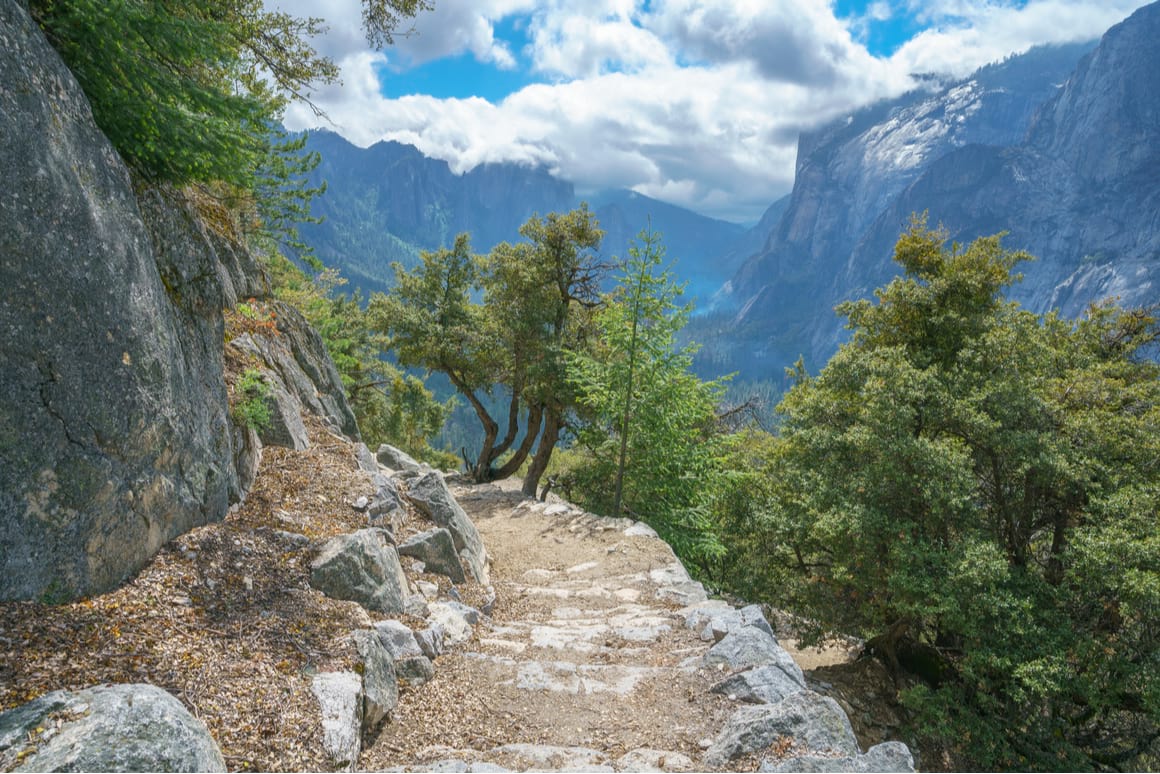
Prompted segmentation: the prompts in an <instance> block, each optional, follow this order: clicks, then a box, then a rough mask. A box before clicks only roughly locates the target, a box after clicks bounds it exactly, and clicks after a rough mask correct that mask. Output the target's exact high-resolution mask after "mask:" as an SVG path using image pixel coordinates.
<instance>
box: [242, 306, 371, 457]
mask: <svg viewBox="0 0 1160 774" xmlns="http://www.w3.org/2000/svg"><path fill="white" fill-rule="evenodd" d="M268 307H269V310H270V314H272V316H273V320H274V324H275V326H276V327H275V330H274V331H272V332H271V333H269V334H265V333H257V332H250V333H244V334H242V335H241V336H238V337H237V338H235V339H234V340H233V341H232V342H231V346H233V347H235V348H237V349H238V350H239V351H241V352H243V353H244V354H246V355H249V356H250V357H252V358H254V359H255V360H257V361H259V362H260V363H262V368H261V370H262V371H263V372H264V373H265V375H266V376H267V378H268V379H269V380H270V382H271V383H272V384H273V385H274V388H275V389H274V392H275V395H276V396H278V397H277V398H276V402H277V405H278V409H279V411H282V410H285V411H287V412H289V413H290V414H297V415H301V414H302V413H304V412H310V413H312V414H314V415H316V416H319V417H321V418H322V419H323V421H325V422H326V423H327V424H328V425H329V426H330V427H331V428H332V429H333V430H334V432H336V433H341V434H342V435H345V436H346V437H348V438H356V439H357V438H358V437H359V432H358V423H357V422H356V421H355V417H354V411H353V410H352V409H351V407H350V404H349V403H348V402H347V400H346V392H345V390H344V388H343V386H342V377H340V376H339V374H338V369H337V368H336V367H335V365H334V361H332V360H331V359H330V355H329V354H328V353H327V352H326V346H325V345H324V344H323V343H322V339H321V337H320V336H319V335H318V332H317V331H315V330H314V329H313V328H312V327H310V324H309V323H308V322H307V321H306V319H305V318H304V317H303V316H302V314H301V313H300V312H299V311H298V310H297V309H295V308H294V307H292V306H290V305H288V304H285V303H282V302H280V301H270V302H268ZM275 331H276V332H275ZM283 406H285V409H283ZM278 445H286V444H284V443H279V444H278ZM293 448H299V447H298V446H295V447H293Z"/></svg>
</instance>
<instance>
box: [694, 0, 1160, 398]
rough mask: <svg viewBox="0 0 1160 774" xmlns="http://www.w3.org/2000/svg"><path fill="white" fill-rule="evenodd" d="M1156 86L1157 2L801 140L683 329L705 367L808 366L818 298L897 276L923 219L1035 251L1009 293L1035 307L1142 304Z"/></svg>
mask: <svg viewBox="0 0 1160 774" xmlns="http://www.w3.org/2000/svg"><path fill="white" fill-rule="evenodd" d="M1077 63H1078V64H1077ZM1158 86H1160V3H1156V4H1152V5H1150V6H1147V7H1145V8H1142V9H1140V10H1138V11H1137V12H1136V13H1135V14H1133V15H1132V16H1131V17H1130V18H1129V19H1127V20H1125V21H1124V22H1122V23H1121V24H1119V25H1117V26H1115V27H1113V28H1112V29H1110V30H1109V31H1108V32H1107V33H1106V34H1105V35H1104V37H1103V39H1102V40H1101V41H1100V42H1099V44H1098V46H1096V45H1094V44H1088V45H1086V46H1085V45H1072V46H1064V47H1051V48H1040V49H1034V50H1032V51H1030V52H1028V53H1027V54H1024V55H1021V56H1017V57H1012V58H1009V59H1008V60H1007V61H1005V62H1003V63H1000V64H996V65H992V66H989V67H985V68H983V69H981V70H979V71H978V72H977V73H975V74H974V75H973V76H971V77H970V78H968V79H966V80H964V81H961V82H958V83H955V84H952V85H950V86H948V87H946V88H943V89H941V90H939V91H938V92H936V93H933V94H932V93H919V94H912V95H909V96H906V97H903V98H901V99H898V100H894V101H892V102H888V103H884V104H879V105H875V106H873V107H870V108H867V109H866V110H863V111H861V112H859V113H857V114H854V115H852V116H850V117H848V118H846V119H844V120H840V121H837V122H834V123H832V124H830V125H829V126H826V127H824V128H822V129H820V130H819V131H816V132H812V133H810V134H806V135H803V136H802V137H801V138H800V141H799V145H798V162H797V176H796V180H795V184H794V189H793V192H792V194H791V196H790V202H789V204H788V206H787V207H786V209H785V212H784V214H783V215H782V217H781V218H780V220H779V221H778V223H777V225H776V226H775V228H774V229H773V230H772V232H771V233H770V235H769V238H768V241H767V242H766V244H765V245H764V247H763V249H762V250H760V251H759V252H757V253H755V254H754V255H753V256H752V257H750V258H749V259H748V260H747V261H746V262H745V264H744V265H743V266H742V268H741V269H740V271H738V273H737V274H736V275H735V276H734V277H733V278H732V279H731V280H730V281H729V283H728V284H727V285H726V287H725V288H724V290H723V292H722V293H721V294H719V295H718V296H717V297H716V302H717V314H716V316H715V318H714V319H713V320H701V321H699V322H698V323H697V325H698V326H699V327H700V330H694V332H693V335H694V336H696V337H699V338H700V339H701V340H703V341H705V343H706V350H708V352H709V353H710V354H711V357H712V365H713V368H715V369H717V370H720V369H722V368H725V369H729V368H740V369H741V370H742V372H743V375H745V376H751V377H754V378H766V377H769V376H773V377H775V378H777V376H778V375H779V374H780V373H781V371H782V369H783V368H784V366H786V365H788V364H790V363H792V362H793V361H794V360H795V359H796V358H797V357H798V355H804V356H805V359H806V363H807V365H808V366H809V367H810V369H811V370H814V371H816V370H817V369H818V368H820V367H821V366H822V365H824V364H825V362H826V360H827V359H828V358H829V356H830V355H831V354H832V353H833V352H834V350H835V349H836V348H837V346H838V344H839V342H840V341H841V340H842V339H843V334H844V331H843V330H842V327H841V326H842V323H843V321H842V320H840V319H839V318H838V317H837V316H836V315H835V314H834V313H833V312H832V308H833V307H834V305H836V304H837V303H839V302H840V301H843V300H846V299H850V298H864V297H868V296H869V295H870V294H871V292H872V291H873V289H874V288H876V287H879V286H881V285H883V284H885V283H886V282H888V281H889V279H890V278H891V277H892V276H894V275H895V274H896V273H897V271H896V269H897V267H896V266H895V264H893V262H892V260H891V256H892V253H893V246H894V243H895V242H896V241H897V239H898V235H899V234H900V233H901V231H903V230H904V229H905V228H906V225H907V223H908V222H909V219H910V216H911V214H912V213H921V212H923V211H929V220H930V223H931V225H934V224H937V223H941V224H943V225H944V226H945V227H946V228H947V230H948V231H949V233H950V237H951V239H952V240H954V241H958V242H961V243H967V242H969V241H971V240H972V239H974V238H975V237H977V236H983V235H990V234H995V233H998V232H1001V231H1007V232H1009V235H1008V236H1007V237H1006V239H1005V240H1004V244H1005V246H1006V247H1008V248H1011V249H1023V250H1027V251H1028V252H1030V253H1031V254H1032V255H1035V256H1037V259H1038V260H1036V261H1035V262H1032V263H1029V264H1025V265H1023V266H1021V267H1020V268H1019V270H1020V271H1021V272H1022V273H1023V274H1024V275H1025V278H1024V280H1023V282H1021V283H1019V284H1017V285H1016V286H1015V287H1014V289H1013V291H1012V294H1011V295H1012V297H1013V298H1015V299H1016V300H1018V301H1020V302H1021V303H1022V304H1023V305H1024V306H1026V307H1028V308H1031V309H1033V310H1035V311H1039V312H1043V311H1047V310H1049V309H1053V308H1058V309H1060V310H1061V311H1062V313H1063V314H1065V315H1071V316H1074V315H1078V314H1080V313H1081V312H1082V311H1083V309H1084V308H1085V307H1086V306H1087V305H1088V304H1089V303H1091V302H1093V301H1097V300H1100V299H1103V298H1106V297H1109V296H1115V297H1118V298H1119V299H1120V301H1121V303H1124V304H1127V305H1147V304H1153V303H1156V302H1158V301H1160V90H1158V88H1157V87H1158ZM704 367H705V368H706V370H711V369H709V368H708V361H706V362H705V363H704Z"/></svg>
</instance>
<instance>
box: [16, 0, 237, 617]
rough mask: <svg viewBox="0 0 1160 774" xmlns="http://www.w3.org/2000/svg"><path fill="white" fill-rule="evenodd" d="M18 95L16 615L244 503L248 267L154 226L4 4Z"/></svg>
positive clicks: (26, 27) (81, 589) (42, 53)
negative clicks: (238, 461)
mask: <svg viewBox="0 0 1160 774" xmlns="http://www.w3.org/2000/svg"><path fill="white" fill-rule="evenodd" d="M0 83H2V84H3V87H2V88H0V138H2V141H0V167H2V168H3V169H4V172H5V179H6V184H5V185H4V186H3V190H0V256H3V262H2V264H0V338H2V339H3V341H4V345H3V347H2V348H0V428H2V429H0V599H29V598H43V599H47V600H58V599H67V598H71V597H74V596H76V595H79V594H84V593H93V592H98V591H103V590H106V589H109V588H111V587H112V586H114V585H115V584H117V583H118V582H120V581H121V580H123V579H124V578H125V577H126V576H127V575H128V574H129V573H132V572H133V571H134V570H136V569H138V568H139V567H140V566H141V565H142V564H143V563H144V562H145V561H146V560H147V559H148V558H149V557H151V556H152V555H153V554H154V553H155V552H156V551H157V550H158V549H159V548H160V547H161V545H162V544H163V543H165V542H166V541H167V540H169V539H171V538H172V537H174V536H176V535H178V534H180V533H182V532H184V531H186V530H189V529H191V528H192V527H194V526H197V525H199V524H204V523H206V522H208V521H211V520H214V519H219V518H221V517H222V516H223V515H224V514H225V511H226V508H227V506H228V504H229V496H230V492H231V489H233V490H237V489H240V487H238V486H237V482H236V476H235V473H234V469H233V459H234V454H233V448H232V440H231V431H230V422H229V416H228V410H227V402H226V392H225V383H224V380H223V373H222V338H223V321H222V308H223V307H224V306H225V305H226V304H227V302H228V298H229V293H228V292H227V291H226V289H225V287H224V286H223V284H222V282H221V281H220V277H221V276H222V275H223V274H227V275H228V274H231V272H232V271H233V268H234V267H232V266H231V267H228V268H227V264H230V263H231V262H232V261H233V260H234V258H236V256H228V257H227V256H223V255H220V254H219V253H218V250H217V245H215V244H213V243H211V242H209V241H207V239H206V238H205V234H204V232H202V231H199V230H198V229H197V228H196V227H195V226H193V225H192V224H191V223H190V222H189V221H187V220H185V219H184V218H180V217H174V218H173V219H172V221H166V222H148V223H147V222H146V220H145V219H144V218H143V211H142V208H141V207H140V206H139V204H138V200H137V198H136V196H135V195H134V191H133V185H132V182H131V181H130V179H129V174H128V172H127V170H126V168H125V166H124V164H123V163H122V162H121V160H120V158H119V157H118V155H117V153H116V151H115V150H114V149H113V147H112V146H111V145H110V144H109V142H108V140H107V139H106V138H105V137H104V135H102V134H101V132H100V131H99V130H98V129H97V127H96V126H95V125H94V124H93V121H92V115H91V111H90V109H89V105H88V103H87V102H86V100H85V98H84V95H83V94H82V92H81V90H80V88H79V86H78V85H77V84H76V82H75V80H74V79H73V77H72V75H71V74H70V73H69V72H68V70H67V69H66V68H65V66H64V64H63V63H62V62H61V61H60V59H59V57H58V56H57V55H56V53H55V52H54V51H53V50H52V49H51V48H50V47H49V45H48V43H47V42H46V41H45V39H44V36H43V35H42V34H41V32H40V30H39V29H38V28H37V27H36V25H35V24H34V23H33V22H32V20H31V19H30V18H29V16H28V14H27V12H26V11H25V9H24V7H23V6H22V5H21V4H20V3H18V2H16V1H15V0H3V2H0ZM161 195H162V194H158V196H161ZM147 211H148V210H147ZM150 226H152V228H151V227H150ZM178 244H185V245H189V248H188V250H186V251H184V252H182V251H178V250H176V249H173V250H170V249H168V248H169V247H170V246H175V245H178ZM159 245H160V246H161V247H162V248H164V249H158V246H159ZM231 286H232V285H231Z"/></svg>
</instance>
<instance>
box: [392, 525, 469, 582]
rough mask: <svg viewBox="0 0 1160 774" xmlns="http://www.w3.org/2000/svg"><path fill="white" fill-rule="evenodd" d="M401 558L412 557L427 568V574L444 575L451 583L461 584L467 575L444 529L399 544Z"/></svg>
mask: <svg viewBox="0 0 1160 774" xmlns="http://www.w3.org/2000/svg"><path fill="white" fill-rule="evenodd" d="M399 554H400V555H401V556H411V557H414V558H416V559H418V560H420V561H421V562H423V564H425V565H426V566H427V572H432V573H435V574H436V575H446V576H447V577H448V578H450V579H451V582H452V583H463V582H465V581H466V580H467V575H466V574H465V573H464V572H463V565H462V564H461V563H460V561H459V554H457V553H456V552H455V541H454V540H453V539H452V537H451V533H450V532H448V531H447V530H446V529H443V528H441V527H440V528H438V529H431V530H427V531H426V532H421V533H419V534H418V535H415V536H414V537H411V538H408V539H407V540H405V541H403V542H402V543H400V544H399Z"/></svg>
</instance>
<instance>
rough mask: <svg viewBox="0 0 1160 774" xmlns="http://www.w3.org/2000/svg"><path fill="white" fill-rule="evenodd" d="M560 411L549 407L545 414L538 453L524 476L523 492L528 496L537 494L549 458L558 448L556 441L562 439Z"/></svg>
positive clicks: (537, 448)
mask: <svg viewBox="0 0 1160 774" xmlns="http://www.w3.org/2000/svg"><path fill="white" fill-rule="evenodd" d="M562 425H563V422H561V421H560V412H559V411H558V410H557V409H554V408H549V409H548V410H547V411H546V412H545V416H544V430H543V432H542V433H540V444H539V446H537V447H536V454H535V456H533V457H532V463H531V465H529V466H528V473H527V475H526V476H524V486H523V490H522V491H523V493H524V494H525V495H527V496H528V497H535V496H536V489H537V488H538V487H539V485H540V479H541V478H542V477H543V475H544V471H545V470H547V469H548V460H550V459H551V458H552V451H553V450H554V449H555V448H556V441H558V440H560V428H561V426H562Z"/></svg>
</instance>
